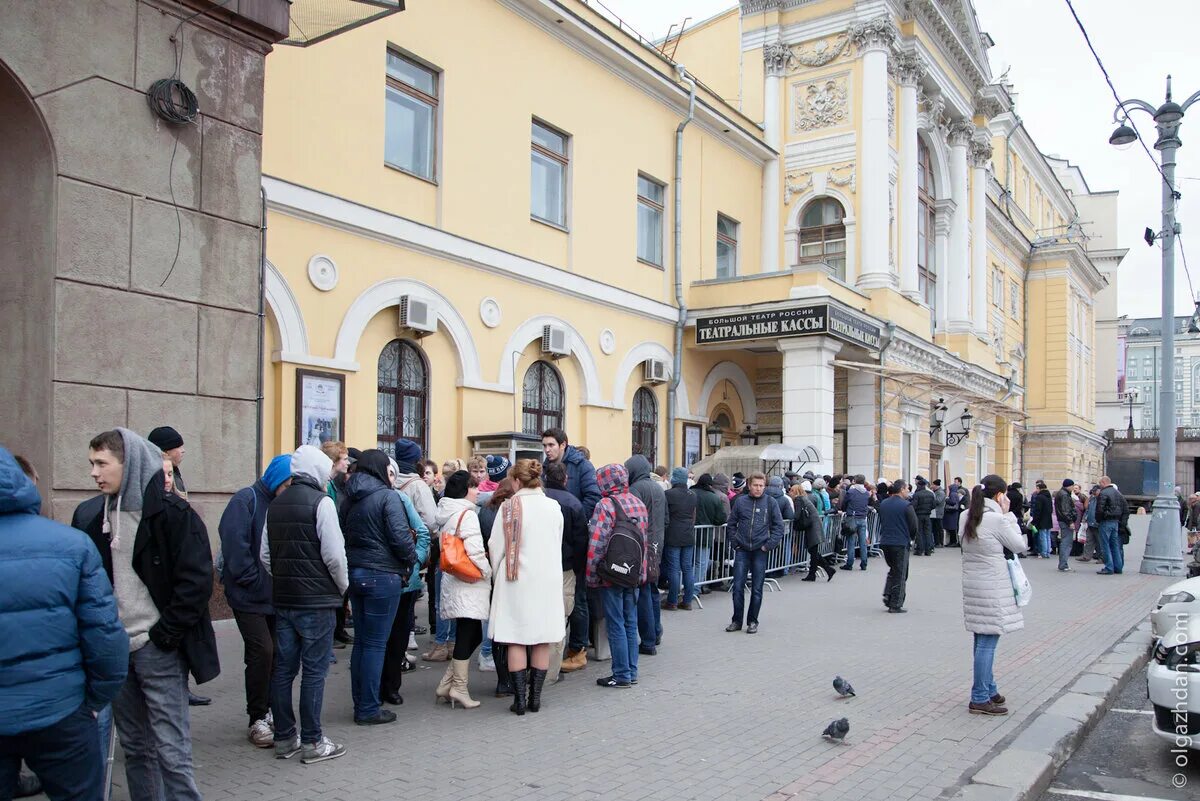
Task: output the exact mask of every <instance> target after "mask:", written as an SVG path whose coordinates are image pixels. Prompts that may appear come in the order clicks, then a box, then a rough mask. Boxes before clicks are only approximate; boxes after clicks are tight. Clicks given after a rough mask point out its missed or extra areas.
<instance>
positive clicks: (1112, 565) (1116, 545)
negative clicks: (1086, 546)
mask: <svg viewBox="0 0 1200 801" xmlns="http://www.w3.org/2000/svg"><path fill="white" fill-rule="evenodd" d="M1100 549H1101V550H1102V551H1103V552H1104V569H1105V570H1111V571H1112V572H1114V573H1120V572H1121V571H1123V570H1124V569H1125V549H1124V548H1123V547H1122V546H1121V534H1120V530H1119V527H1118V525H1117V521H1116V520H1101V521H1100Z"/></svg>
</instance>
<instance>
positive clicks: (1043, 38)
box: [602, 0, 1200, 317]
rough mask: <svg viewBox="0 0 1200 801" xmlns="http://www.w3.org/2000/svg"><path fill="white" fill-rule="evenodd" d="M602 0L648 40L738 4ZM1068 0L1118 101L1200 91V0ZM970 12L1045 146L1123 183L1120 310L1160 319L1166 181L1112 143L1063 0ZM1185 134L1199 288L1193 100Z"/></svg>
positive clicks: (1108, 116) (1097, 85)
mask: <svg viewBox="0 0 1200 801" xmlns="http://www.w3.org/2000/svg"><path fill="white" fill-rule="evenodd" d="M602 2H603V3H604V5H606V6H608V7H609V8H610V9H611V10H612V11H613V12H614V13H616V14H618V15H620V17H621V18H622V19H624V20H625V22H627V23H628V24H629V25H631V26H633V27H634V28H635V29H637V30H639V31H640V32H641V33H642V34H643V35H646V36H647V37H650V38H659V37H661V36H663V35H664V34H666V32H667V29H668V27H669V26H670V25H671V24H672V23H674V24H675V25H676V26H678V24H679V23H680V22H682V21H683V20H684V18H685V17H687V16H691V17H692V21H691V22H689V23H688V24H689V26H690V25H692V24H694V23H696V22H699V21H702V20H704V19H707V18H708V17H710V16H712V15H713V14H716V13H719V12H720V11H723V10H724V9H727V8H730V7H731V6H733V5H734V3H733V2H732V0H602ZM1074 3H1075V9H1076V11H1078V12H1079V16H1080V18H1081V19H1082V20H1083V23H1084V25H1085V26H1086V27H1087V29H1088V33H1089V34H1090V35H1091V38H1092V44H1093V45H1095V47H1096V51H1097V52H1098V53H1099V54H1100V58H1101V59H1103V61H1104V65H1105V67H1107V68H1108V72H1109V75H1110V76H1111V77H1112V80H1113V83H1114V85H1115V86H1116V88H1117V91H1118V92H1120V93H1121V97H1122V99H1128V98H1131V97H1137V98H1141V99H1143V100H1146V101H1148V102H1150V103H1152V104H1154V105H1157V104H1159V103H1161V102H1162V100H1163V96H1164V95H1163V92H1164V90H1165V88H1166V84H1165V80H1166V75H1167V73H1168V72H1170V73H1171V74H1172V75H1173V76H1174V88H1175V93H1174V99H1175V101H1176V102H1182V101H1183V100H1184V99H1186V98H1187V97H1188V96H1190V95H1191V94H1192V93H1193V92H1195V91H1197V90H1200V59H1198V58H1196V56H1195V50H1194V48H1195V42H1194V40H1193V39H1192V35H1193V33H1194V31H1195V30H1196V29H1197V25H1198V24H1200V3H1195V2H1180V0H1137V2H1136V3H1129V2H1117V0H1074ZM975 9H976V13H977V14H978V16H979V24H980V27H981V28H982V30H984V31H985V32H987V33H989V34H991V36H992V39H994V40H995V42H996V46H995V47H994V48H992V49H991V51H990V56H991V62H992V74H993V75H995V76H999V75H1000V74H1001V73H1002V72H1003V71H1004V70H1005V69H1008V68H1011V70H1010V72H1009V79H1010V81H1012V83H1013V84H1015V86H1014V90H1013V91H1015V92H1016V93H1017V94H1018V95H1019V97H1018V99H1017V113H1018V114H1020V115H1021V118H1022V119H1023V120H1024V121H1025V126H1026V128H1027V129H1028V130H1029V132H1030V134H1031V135H1032V136H1033V139H1034V141H1035V142H1036V143H1037V144H1038V146H1039V147H1040V148H1041V150H1042V152H1043V153H1047V154H1055V155H1059V156H1064V157H1066V158H1068V159H1070V160H1071V162H1072V163H1073V164H1077V165H1079V166H1080V167H1081V168H1082V169H1083V174H1084V177H1085V178H1086V179H1087V182H1088V185H1089V186H1090V187H1091V189H1092V190H1093V191H1098V190H1109V189H1118V190H1120V192H1121V196H1120V197H1121V200H1120V220H1119V225H1120V230H1119V232H1118V235H1117V240H1118V244H1119V246H1120V247H1124V248H1128V249H1129V255H1128V256H1126V257H1125V261H1124V262H1123V263H1122V265H1121V270H1120V278H1119V285H1120V311H1121V313H1122V314H1127V315H1130V316H1133V317H1157V316H1159V314H1160V313H1161V308H1162V307H1161V304H1162V299H1161V298H1162V293H1161V287H1162V282H1161V270H1162V261H1161V259H1162V257H1161V251H1160V249H1159V248H1158V247H1157V246H1155V247H1154V248H1150V247H1147V246H1146V243H1145V242H1144V241H1142V232H1143V230H1144V229H1145V228H1146V227H1147V226H1149V227H1151V228H1153V229H1154V230H1155V231H1158V230H1159V229H1161V227H1162V222H1161V221H1162V218H1161V209H1162V203H1161V186H1162V184H1161V181H1160V180H1159V179H1158V175H1157V173H1156V172H1155V171H1154V167H1153V166H1152V165H1151V163H1150V160H1149V159H1147V158H1146V153H1145V152H1144V151H1143V150H1142V149H1141V147H1140V146H1139V145H1137V144H1135V145H1134V146H1133V147H1131V148H1129V149H1128V150H1126V151H1123V152H1122V151H1117V150H1116V149H1115V148H1113V147H1112V146H1111V145H1109V144H1108V136H1109V134H1110V133H1111V132H1112V129H1113V127H1114V126H1113V125H1112V111H1113V108H1114V106H1116V101H1115V100H1114V99H1113V96H1112V93H1111V92H1110V91H1109V89H1108V86H1107V85H1106V84H1105V82H1104V76H1103V75H1102V74H1101V72H1100V68H1099V67H1098V66H1096V63H1095V61H1094V60H1093V59H1092V56H1091V54H1090V53H1089V52H1088V48H1087V45H1086V44H1085V42H1084V40H1083V35H1082V34H1081V33H1080V32H1079V29H1078V28H1077V27H1076V25H1075V22H1074V20H1073V19H1072V18H1071V14H1070V11H1069V10H1068V8H1067V4H1066V2H1065V0H976V2H975ZM1170 32H1175V34H1174V35H1170ZM700 78H701V79H703V78H704V76H703V75H701V76H700ZM1133 120H1134V122H1135V123H1136V124H1137V126H1138V129H1139V130H1140V131H1141V132H1142V134H1143V136H1144V137H1146V141H1147V144H1148V145H1149V146H1150V148H1151V153H1153V154H1154V155H1155V157H1156V158H1157V156H1158V152H1157V151H1155V150H1154V149H1153V144H1154V136H1155V133H1154V125H1153V123H1152V122H1150V119H1149V117H1147V116H1146V115H1144V114H1142V113H1140V112H1138V113H1137V114H1135V115H1134V118H1133ZM1193 128H1194V131H1195V132H1194V133H1192V132H1191V131H1192V129H1193ZM1181 139H1182V140H1183V143H1184V146H1183V147H1182V148H1181V149H1180V151H1179V156H1178V167H1177V170H1176V177H1177V184H1178V187H1179V191H1180V192H1181V193H1182V194H1183V196H1184V198H1183V201H1182V202H1181V204H1180V209H1179V220H1180V223H1181V225H1182V227H1183V238H1182V241H1183V244H1184V245H1185V246H1186V248H1187V252H1188V255H1189V257H1190V266H1191V272H1192V281H1193V283H1194V284H1195V289H1196V290H1200V102H1198V103H1197V104H1196V106H1194V108H1193V110H1192V113H1191V114H1189V115H1188V117H1187V118H1185V120H1184V126H1183V128H1182V131H1181ZM1189 179H1190V180H1189ZM1175 265H1176V270H1175V273H1176V276H1175V313H1176V314H1188V313H1190V312H1191V311H1192V308H1193V306H1192V303H1191V302H1190V300H1189V290H1188V282H1187V278H1186V277H1185V275H1184V270H1183V259H1182V258H1181V257H1180V255H1179V248H1178V247H1177V248H1176V257H1175Z"/></svg>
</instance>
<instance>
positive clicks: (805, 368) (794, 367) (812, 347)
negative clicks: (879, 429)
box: [777, 336, 842, 474]
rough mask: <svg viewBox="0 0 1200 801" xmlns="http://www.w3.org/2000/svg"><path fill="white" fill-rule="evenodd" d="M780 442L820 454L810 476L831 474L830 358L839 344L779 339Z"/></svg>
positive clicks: (827, 339)
mask: <svg viewBox="0 0 1200 801" xmlns="http://www.w3.org/2000/svg"><path fill="white" fill-rule="evenodd" d="M777 347H778V348H779V351H780V353H782V354H783V381H782V382H781V383H782V386H783V441H784V443H785V444H787V445H794V446H797V447H804V446H806V445H811V446H812V447H814V448H816V449H817V452H818V453H820V454H821V461H820V463H819V466H817V465H810V467H811V468H812V470H813V472H814V473H817V474H821V473H831V472H832V471H833V373H834V369H833V359H834V357H835V356H837V353H838V351H839V350H841V347H842V345H841V343H840V342H838V341H837V340H835V339H832V338H830V337H824V336H816V337H797V338H794V339H781V340H779V342H778V343H777Z"/></svg>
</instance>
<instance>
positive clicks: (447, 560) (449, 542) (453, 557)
mask: <svg viewBox="0 0 1200 801" xmlns="http://www.w3.org/2000/svg"><path fill="white" fill-rule="evenodd" d="M469 511H470V510H469V509H464V510H463V511H462V514H460V515H459V516H458V522H457V523H455V524H454V533H453V534H450V533H447V532H445V531H443V532H442V535H441V537H440V540H441V552H442V555H441V557H440V559H439V560H438V565H439V567H441V569H442V572H443V573H449V574H450V575H451V576H454V577H455V578H456V579H458V580H459V581H465V582H467V583H468V584H474V583H475V582H476V581H479V580H480V579H481V578H483V573H482V572H481V571H480V570H479V567H478V566H477V565H476V564H475V563H474V562H472V561H471V557H470V556H468V555H467V546H466V544H465V543H464V542H463V540H462V538H461V537H459V536H458V530H459V528H460V527H461V526H462V521H463V518H464V517H466V514H467V512H469Z"/></svg>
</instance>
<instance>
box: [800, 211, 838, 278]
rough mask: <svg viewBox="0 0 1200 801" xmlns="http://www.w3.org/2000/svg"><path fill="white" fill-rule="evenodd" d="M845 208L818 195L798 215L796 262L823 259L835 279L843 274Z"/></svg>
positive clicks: (820, 260) (802, 262)
mask: <svg viewBox="0 0 1200 801" xmlns="http://www.w3.org/2000/svg"><path fill="white" fill-rule="evenodd" d="M845 219H846V211H845V209H843V208H842V204H841V203H838V202H837V201H836V200H834V199H833V198H831V197H821V198H817V199H816V200H814V201H812V202H811V203H809V204H808V205H807V206H805V207H804V213H803V214H801V215H800V263H801V264H813V263H816V262H824V263H826V264H828V265H829V266H830V267H831V268H832V269H833V274H834V275H836V276H837V277H838V278H842V279H844V278H845V277H846V224H845V222H844V220H845Z"/></svg>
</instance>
